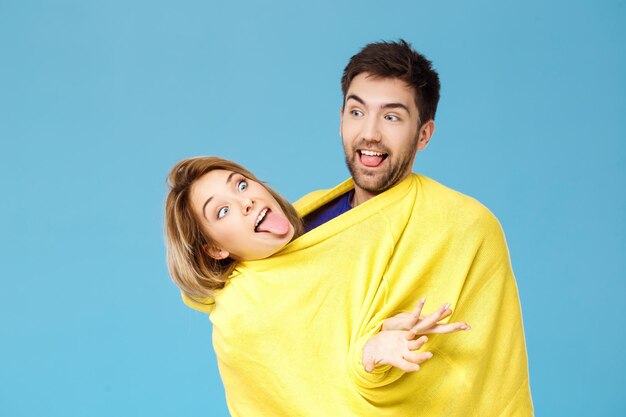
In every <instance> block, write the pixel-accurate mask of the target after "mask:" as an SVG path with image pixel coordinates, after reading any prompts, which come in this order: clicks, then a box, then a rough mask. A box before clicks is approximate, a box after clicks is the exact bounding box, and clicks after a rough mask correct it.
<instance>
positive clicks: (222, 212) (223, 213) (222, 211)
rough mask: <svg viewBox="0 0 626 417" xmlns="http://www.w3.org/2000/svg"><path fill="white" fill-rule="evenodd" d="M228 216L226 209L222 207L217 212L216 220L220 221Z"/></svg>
mask: <svg viewBox="0 0 626 417" xmlns="http://www.w3.org/2000/svg"><path fill="white" fill-rule="evenodd" d="M227 214H228V207H222V208H221V209H219V210H218V211H217V218H218V219H221V218H222V217H224V216H226V215H227Z"/></svg>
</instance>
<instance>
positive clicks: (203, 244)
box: [165, 157, 303, 299]
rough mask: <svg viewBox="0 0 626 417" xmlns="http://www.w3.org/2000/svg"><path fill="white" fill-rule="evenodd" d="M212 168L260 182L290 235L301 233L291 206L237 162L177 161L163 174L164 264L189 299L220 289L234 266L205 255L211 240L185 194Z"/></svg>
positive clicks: (231, 263) (211, 160) (201, 158)
mask: <svg viewBox="0 0 626 417" xmlns="http://www.w3.org/2000/svg"><path fill="white" fill-rule="evenodd" d="M216 169H223V170H227V171H231V172H235V173H237V174H241V175H243V176H244V177H246V178H248V179H249V180H252V181H256V182H258V183H259V184H261V185H262V186H263V187H265V188H266V189H267V191H269V192H270V194H271V195H272V196H273V197H274V198H275V199H276V201H277V202H278V204H279V205H280V208H281V209H282V210H283V212H284V213H285V215H286V216H287V219H288V220H289V222H290V223H291V224H292V225H293V228H294V230H295V233H294V237H293V238H294V239H295V238H296V237H298V236H300V235H301V234H302V233H303V225H302V219H301V218H300V216H298V213H297V212H296V210H295V208H294V207H293V206H292V205H291V204H289V202H288V201H287V200H285V199H284V198H283V197H281V196H280V195H279V194H278V193H277V192H275V191H274V190H272V189H271V188H270V187H268V186H267V185H265V184H264V183H262V182H261V181H259V180H258V179H257V178H256V176H255V175H254V174H252V173H251V172H250V171H248V170H247V169H245V168H244V167H242V166H241V165H239V164H236V163H235V162H232V161H228V160H226V159H222V158H217V157H195V158H188V159H184V160H182V161H180V162H179V163H178V164H176V165H175V166H174V168H172V170H171V171H170V173H169V175H168V177H167V185H168V187H169V193H168V194H167V199H166V200H165V239H166V245H167V264H168V268H169V272H170V275H171V277H172V280H173V281H174V283H175V284H176V285H177V286H178V287H179V288H180V289H181V290H182V291H183V292H184V293H185V294H186V295H188V296H189V297H191V298H193V299H198V298H206V297H211V296H212V295H213V292H214V291H215V290H217V289H220V288H223V287H224V284H225V283H226V280H227V279H228V277H229V276H230V274H231V273H232V272H233V270H234V269H235V265H236V262H235V261H234V260H233V259H231V258H226V259H214V258H212V257H210V256H209V254H208V251H207V248H211V247H213V248H215V247H216V246H215V242H214V240H213V239H212V238H211V237H210V236H209V235H208V234H207V233H206V232H205V231H203V230H202V228H201V227H200V222H199V220H198V218H197V216H196V215H195V213H194V211H193V209H192V207H191V202H190V197H189V195H190V191H191V187H192V185H193V184H194V182H195V181H196V180H198V179H199V178H200V177H202V176H203V175H204V174H206V173H208V172H210V171H213V170H216Z"/></svg>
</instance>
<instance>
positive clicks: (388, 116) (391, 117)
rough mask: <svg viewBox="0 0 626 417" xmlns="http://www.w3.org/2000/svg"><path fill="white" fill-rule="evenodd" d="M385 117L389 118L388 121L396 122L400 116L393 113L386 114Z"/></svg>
mask: <svg viewBox="0 0 626 417" xmlns="http://www.w3.org/2000/svg"><path fill="white" fill-rule="evenodd" d="M385 119H386V120H389V121H390V122H397V121H398V120H400V118H399V117H398V116H396V115H395V114H388V115H386V116H385Z"/></svg>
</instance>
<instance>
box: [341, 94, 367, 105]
mask: <svg viewBox="0 0 626 417" xmlns="http://www.w3.org/2000/svg"><path fill="white" fill-rule="evenodd" d="M350 99H352V100H355V101H358V102H359V103H361V104H362V105H364V106H365V101H363V99H362V98H361V97H359V96H357V95H356V94H350V95H349V96H348V97H346V103H347V102H348V100H350Z"/></svg>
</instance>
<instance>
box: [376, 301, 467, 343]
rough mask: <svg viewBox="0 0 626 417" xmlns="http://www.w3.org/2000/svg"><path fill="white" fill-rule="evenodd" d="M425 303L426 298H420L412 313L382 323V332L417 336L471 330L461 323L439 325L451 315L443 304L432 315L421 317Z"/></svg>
mask: <svg viewBox="0 0 626 417" xmlns="http://www.w3.org/2000/svg"><path fill="white" fill-rule="evenodd" d="M425 303H426V298H422V299H421V300H420V301H419V303H418V304H417V306H416V307H415V309H414V310H413V311H412V312H410V313H400V314H397V315H395V316H393V317H390V318H388V319H387V320H385V321H384V322H383V328H382V330H383V331H386V330H413V331H414V332H415V334H416V335H418V334H444V333H454V332H458V331H461V330H470V329H471V327H470V326H469V325H468V324H467V323H465V322H463V321H458V322H455V323H448V324H443V323H439V321H441V320H443V319H444V318H446V317H448V316H449V315H450V314H452V310H450V304H444V305H443V306H441V307H440V308H439V309H438V310H437V311H435V312H434V313H432V314H429V315H427V316H421V314H422V309H423V308H424V304H425Z"/></svg>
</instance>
